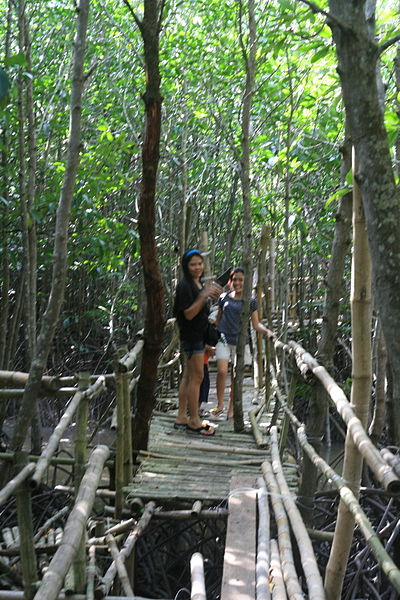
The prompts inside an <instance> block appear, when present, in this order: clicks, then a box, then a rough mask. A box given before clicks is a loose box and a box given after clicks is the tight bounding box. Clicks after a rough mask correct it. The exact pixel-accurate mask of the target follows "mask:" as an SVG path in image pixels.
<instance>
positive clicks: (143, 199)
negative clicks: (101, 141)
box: [132, 0, 165, 457]
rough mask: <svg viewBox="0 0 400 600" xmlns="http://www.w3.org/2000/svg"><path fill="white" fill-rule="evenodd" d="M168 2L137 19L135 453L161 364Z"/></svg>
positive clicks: (142, 443)
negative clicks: (160, 214) (140, 136)
mask: <svg viewBox="0 0 400 600" xmlns="http://www.w3.org/2000/svg"><path fill="white" fill-rule="evenodd" d="M162 8H163V2H162V3H161V4H160V3H159V1H158V0H145V2H144V16H143V21H142V22H140V23H139V22H138V20H137V19H136V21H137V23H138V25H139V27H140V31H141V33H142V38H143V46H144V56H145V69H146V91H145V93H144V95H143V101H144V105H145V113H146V122H145V132H144V141H143V147H142V183H141V189H140V198H139V218H138V222H139V235H140V247H141V261H142V267H143V274H144V285H145V289H146V301H147V306H146V317H145V325H144V347H143V358H142V365H141V371H140V379H139V383H138V389H137V404H136V411H135V415H134V418H133V421H132V444H133V455H134V457H135V456H137V454H138V452H139V451H140V450H145V449H146V448H147V444H148V438H149V429H150V419H151V414H152V411H153V408H154V402H155V391H156V383H157V367H158V360H159V357H160V352H161V347H162V342H163V335H164V326H165V314H164V287H163V282H162V278H161V272H160V268H159V265H158V260H157V246H156V241H155V195H156V183H157V168H158V162H159V148H160V135H161V102H162V98H161V94H160V71H159V34H160V22H161V18H162Z"/></svg>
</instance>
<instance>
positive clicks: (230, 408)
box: [226, 367, 235, 419]
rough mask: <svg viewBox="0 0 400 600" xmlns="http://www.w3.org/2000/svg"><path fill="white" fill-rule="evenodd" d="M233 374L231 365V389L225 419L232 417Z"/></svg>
mask: <svg viewBox="0 0 400 600" xmlns="http://www.w3.org/2000/svg"><path fill="white" fill-rule="evenodd" d="M234 376H235V372H234V369H233V367H231V389H230V392H229V406H228V413H227V415H226V418H227V419H233V378H234Z"/></svg>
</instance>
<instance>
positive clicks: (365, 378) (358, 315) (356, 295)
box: [325, 161, 372, 600]
mask: <svg viewBox="0 0 400 600" xmlns="http://www.w3.org/2000/svg"><path fill="white" fill-rule="evenodd" d="M355 172H357V165H356V161H355V163H354V167H353V173H355ZM353 194H354V196H353V263H352V291H351V315H352V355H353V369H352V387H351V404H352V405H353V406H354V411H355V413H356V415H357V417H358V418H359V419H360V421H361V423H362V424H363V426H364V427H366V426H367V422H368V413H369V407H370V397H371V381H372V362H371V260H370V253H369V247H368V239H367V235H366V231H365V220H364V210H363V206H362V201H361V196H360V190H359V187H358V185H357V184H356V183H354V185H353ZM362 465H363V459H362V456H361V454H360V453H359V451H358V450H357V448H356V446H355V444H354V442H353V438H352V436H351V434H350V433H349V432H347V435H346V442H345V455H344V464H343V475H342V476H343V478H344V480H345V481H347V482H348V486H349V487H350V488H351V490H352V492H353V493H354V495H355V496H356V497H358V495H359V486H360V480H361V472H362ZM353 529H354V517H353V515H352V514H351V512H350V511H349V509H348V508H347V506H346V504H345V503H344V502H343V501H342V500H340V502H339V510H338V517H337V522H336V528H335V535H334V538H333V543H332V548H331V553H330V556H329V560H328V564H327V567H326V573H325V589H326V596H327V599H328V600H339V599H340V598H341V591H342V587H343V580H344V575H345V572H346V566H347V560H348V557H349V554H350V548H351V542H352V539H353Z"/></svg>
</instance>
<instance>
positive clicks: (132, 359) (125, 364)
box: [119, 330, 144, 371]
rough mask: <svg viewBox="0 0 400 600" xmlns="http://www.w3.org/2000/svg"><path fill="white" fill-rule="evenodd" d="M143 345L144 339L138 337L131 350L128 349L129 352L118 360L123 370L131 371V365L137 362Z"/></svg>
mask: <svg viewBox="0 0 400 600" xmlns="http://www.w3.org/2000/svg"><path fill="white" fill-rule="evenodd" d="M141 333H143V330H142V332H140V331H139V332H138V333H137V335H138V336H139V335H140V334H141ZM143 346H144V340H143V339H140V340H139V341H138V342H136V344H135V346H134V347H133V348H132V350H130V351H129V352H127V353H126V354H125V355H124V356H123V357H122V358H121V359H120V361H119V363H120V365H121V368H122V369H123V370H124V371H131V370H132V367H133V365H134V364H135V363H136V362H137V360H138V358H139V356H140V354H141V353H142V351H143Z"/></svg>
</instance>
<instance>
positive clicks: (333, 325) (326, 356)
mask: <svg viewBox="0 0 400 600" xmlns="http://www.w3.org/2000/svg"><path fill="white" fill-rule="evenodd" d="M351 210H352V203H351V194H346V195H345V196H343V197H342V198H341V200H340V206H339V210H338V213H337V215H336V224H335V234H334V238H333V244H332V258H331V260H330V263H329V269H328V274H327V278H326V294H325V303H324V313H323V316H322V326H321V337H320V340H319V344H318V351H317V358H318V361H319V362H320V363H321V364H322V365H324V367H325V368H326V370H327V371H328V372H329V373H332V368H333V355H334V350H335V340H336V331H337V322H338V315H339V305H340V297H341V295H342V293H343V273H344V264H345V258H346V255H347V251H348V247H349V242H350V226H351ZM327 407H328V402H327V394H326V392H325V390H324V388H323V386H322V385H321V384H320V383H319V382H316V384H315V386H313V388H312V390H311V398H310V403H309V409H308V410H309V412H308V420H307V426H306V432H307V439H308V441H309V442H310V444H311V445H312V446H313V447H314V448H315V450H316V452H318V453H319V452H320V449H321V445H322V438H323V434H324V429H325V423H326V411H327ZM317 475H318V470H317V468H316V466H315V465H314V463H313V462H312V461H311V460H310V459H309V458H308V455H307V454H304V473H303V477H302V480H301V485H300V489H299V496H300V497H301V506H302V509H301V510H302V515H303V518H304V519H305V520H306V522H307V523H310V524H311V522H312V519H313V508H312V505H313V498H314V493H315V490H316V482H317Z"/></svg>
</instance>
